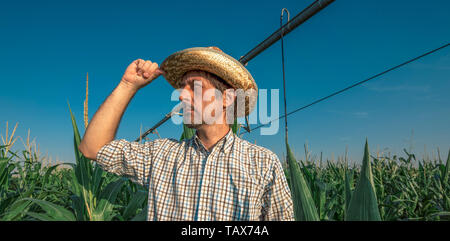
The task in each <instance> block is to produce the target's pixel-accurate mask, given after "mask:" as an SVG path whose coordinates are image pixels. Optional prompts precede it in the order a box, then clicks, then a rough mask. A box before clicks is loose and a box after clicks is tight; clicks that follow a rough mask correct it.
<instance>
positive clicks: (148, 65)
mask: <svg viewBox="0 0 450 241" xmlns="http://www.w3.org/2000/svg"><path fill="white" fill-rule="evenodd" d="M151 65H152V62H150V61H148V60H147V61H145V63H144V65H143V66H142V69H143V70H144V72H148V69H149V68H150V66H151Z"/></svg>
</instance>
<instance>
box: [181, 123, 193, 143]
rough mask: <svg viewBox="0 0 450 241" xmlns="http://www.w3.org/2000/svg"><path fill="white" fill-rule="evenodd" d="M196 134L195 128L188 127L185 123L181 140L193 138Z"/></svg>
mask: <svg viewBox="0 0 450 241" xmlns="http://www.w3.org/2000/svg"><path fill="white" fill-rule="evenodd" d="M194 135H195V129H192V128H189V127H187V126H186V125H185V124H183V133H182V134H181V137H180V141H182V140H185V139H186V140H187V139H190V138H192V137H193V136H194Z"/></svg>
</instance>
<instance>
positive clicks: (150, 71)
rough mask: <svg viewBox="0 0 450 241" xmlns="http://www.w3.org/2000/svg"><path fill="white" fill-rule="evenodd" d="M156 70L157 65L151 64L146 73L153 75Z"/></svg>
mask: <svg viewBox="0 0 450 241" xmlns="http://www.w3.org/2000/svg"><path fill="white" fill-rule="evenodd" d="M156 69H158V64H157V63H152V64H151V66H150V67H149V69H148V72H149V73H154V72H155V70H156Z"/></svg>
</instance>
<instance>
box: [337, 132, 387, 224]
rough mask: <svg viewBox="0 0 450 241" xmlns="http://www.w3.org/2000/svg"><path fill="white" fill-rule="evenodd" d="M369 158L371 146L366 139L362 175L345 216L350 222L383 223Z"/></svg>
mask: <svg viewBox="0 0 450 241" xmlns="http://www.w3.org/2000/svg"><path fill="white" fill-rule="evenodd" d="M369 158H370V157H369V145H368V144H367V139H366V145H365V149H364V158H363V162H362V167H361V175H360V177H359V181H358V184H357V185H356V188H355V191H354V192H353V194H352V197H351V199H350V203H349V204H348V208H347V213H346V215H345V219H346V220H348V221H381V217H380V212H379V210H378V203H377V196H376V192H375V186H374V184H373V178H372V170H371V164H370V159H369Z"/></svg>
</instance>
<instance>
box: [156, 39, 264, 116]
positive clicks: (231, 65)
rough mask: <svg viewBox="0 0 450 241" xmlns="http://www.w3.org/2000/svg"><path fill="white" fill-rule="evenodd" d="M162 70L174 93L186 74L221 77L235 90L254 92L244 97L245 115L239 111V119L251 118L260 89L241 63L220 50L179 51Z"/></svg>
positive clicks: (164, 62)
mask: <svg viewBox="0 0 450 241" xmlns="http://www.w3.org/2000/svg"><path fill="white" fill-rule="evenodd" d="M160 68H161V69H162V70H164V72H166V74H165V75H164V77H165V78H166V80H167V82H169V84H170V85H172V86H173V87H174V88H175V89H178V88H181V83H182V77H183V75H184V74H185V73H186V72H188V71H191V70H203V71H207V72H210V73H213V74H215V75H217V76H219V77H220V78H222V79H223V80H224V81H226V82H227V83H228V84H229V85H230V86H232V87H233V88H234V89H235V90H237V89H242V90H243V91H248V90H252V91H248V92H247V93H248V94H249V95H248V96H245V113H244V111H240V112H241V113H237V117H244V116H247V115H249V114H250V113H251V112H252V110H253V108H254V107H255V105H256V99H257V97H258V86H257V85H256V83H255V80H254V79H253V77H252V75H251V74H250V72H248V70H247V69H246V68H245V67H244V66H243V65H242V64H241V63H240V62H239V61H237V60H236V59H234V58H233V57H231V56H229V55H227V54H225V53H224V52H222V50H220V49H219V48H217V47H196V48H188V49H184V50H181V51H178V52H176V53H174V54H172V55H170V56H169V57H167V58H166V59H165V60H164V61H163V62H162V64H161V67H160ZM237 93H239V92H237ZM238 100H239V98H238ZM238 103H239V101H238Z"/></svg>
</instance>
